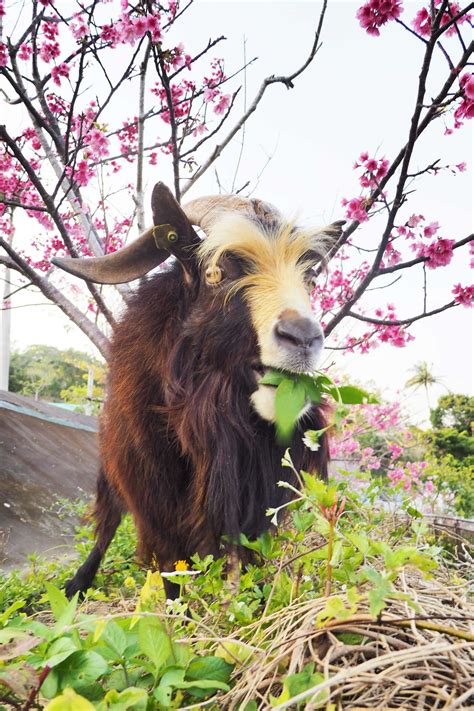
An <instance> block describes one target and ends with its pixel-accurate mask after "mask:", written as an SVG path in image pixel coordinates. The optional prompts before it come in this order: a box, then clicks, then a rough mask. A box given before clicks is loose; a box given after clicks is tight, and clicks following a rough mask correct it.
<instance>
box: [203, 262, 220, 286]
mask: <svg viewBox="0 0 474 711" xmlns="http://www.w3.org/2000/svg"><path fill="white" fill-rule="evenodd" d="M223 278H224V272H223V271H222V269H221V268H220V267H218V266H217V265H216V266H214V267H208V268H207V269H206V282H207V283H208V284H209V285H210V286H216V284H219V283H220V282H221V281H222V279H223Z"/></svg>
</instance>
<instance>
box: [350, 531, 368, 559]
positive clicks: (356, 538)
mask: <svg viewBox="0 0 474 711" xmlns="http://www.w3.org/2000/svg"><path fill="white" fill-rule="evenodd" d="M346 538H348V539H349V540H350V542H351V543H352V544H353V545H354V546H355V547H356V548H357V549H358V550H359V551H360V552H361V553H362V554H363V555H367V553H368V552H369V549H370V541H369V539H368V538H367V536H365V535H364V534H363V533H355V532H353V533H346Z"/></svg>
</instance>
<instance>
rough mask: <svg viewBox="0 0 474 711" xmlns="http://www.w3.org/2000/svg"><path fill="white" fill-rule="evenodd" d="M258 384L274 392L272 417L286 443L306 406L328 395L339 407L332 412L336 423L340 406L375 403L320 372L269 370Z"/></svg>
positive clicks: (339, 415) (350, 386) (359, 389)
mask: <svg viewBox="0 0 474 711" xmlns="http://www.w3.org/2000/svg"><path fill="white" fill-rule="evenodd" d="M260 384H261V385H270V386H273V387H275V388H276V391H275V419H276V430H277V438H278V440H279V441H280V442H281V443H282V444H288V443H289V442H290V441H291V436H292V434H293V432H294V430H295V427H296V423H297V421H298V417H299V415H300V413H301V411H302V410H303V409H304V407H305V405H307V404H309V403H313V404H315V405H318V404H319V403H320V402H321V400H322V399H323V398H324V397H326V398H328V397H329V398H331V399H332V400H334V401H335V402H336V404H337V406H338V408H339V409H338V408H336V411H335V413H334V419H335V422H337V420H338V418H339V419H340V417H341V416H342V414H343V410H341V406H343V405H361V404H363V403H375V402H377V399H376V398H375V397H374V396H373V395H370V394H369V393H368V392H366V391H365V390H363V389H362V388H359V387H356V386H355V385H339V386H338V385H336V384H335V383H334V381H333V380H331V378H329V377H328V376H327V375H325V374H323V373H315V374H314V375H308V374H306V373H289V372H287V371H283V370H269V371H268V372H267V373H265V375H264V376H263V378H262V379H261V380H260Z"/></svg>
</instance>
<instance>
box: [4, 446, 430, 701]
mask: <svg viewBox="0 0 474 711" xmlns="http://www.w3.org/2000/svg"><path fill="white" fill-rule="evenodd" d="M284 464H285V466H289V467H292V466H293V464H292V462H291V458H290V456H289V454H287V455H286V457H285V461H284ZM300 476H301V477H302V480H303V482H304V486H303V488H302V490H301V491H296V490H295V499H294V500H293V501H292V502H290V503H289V504H287V505H286V506H282V507H280V508H279V509H274V510H271V511H269V512H268V515H269V516H272V519H273V520H275V521H276V522H277V523H279V522H280V520H281V519H282V518H283V515H285V522H284V526H282V528H281V529H280V528H278V529H277V530H276V532H275V533H274V535H272V534H270V533H268V532H267V533H265V534H264V535H262V536H261V537H260V538H259V539H257V540H255V541H251V540H248V539H247V538H246V537H245V536H242V538H241V541H240V543H241V545H242V546H243V547H245V548H248V549H249V550H250V551H251V552H252V553H253V555H254V556H255V560H254V562H253V563H250V564H249V565H248V566H247V567H246V568H245V569H243V570H242V571H241V574H240V580H239V585H238V589H237V590H233V592H232V596H229V589H228V582H227V581H226V577H225V566H226V560H225V558H220V559H217V560H215V559H214V558H213V556H211V555H208V556H206V557H204V558H201V557H199V556H198V555H195V556H193V557H192V560H191V561H190V565H191V566H192V567H191V569H190V570H189V571H188V570H182V568H183V567H184V566H182V565H181V566H180V567H179V574H180V575H182V576H183V577H182V578H181V579H182V580H184V581H185V582H184V583H183V584H182V586H181V597H180V598H179V599H178V600H175V601H165V597H164V590H163V583H162V579H161V576H160V574H159V573H158V572H151V571H148V572H147V574H146V577H145V576H144V574H143V571H141V570H140V569H139V568H138V567H136V566H134V565H133V564H130V563H129V562H128V563H127V560H129V559H131V558H132V556H133V552H132V551H133V547H134V545H135V541H134V537H133V536H132V528H131V525H130V522H129V521H126V522H125V525H124V526H123V527H122V529H121V531H120V535H119V537H118V540H117V541H116V542H114V546H113V548H112V549H111V553H110V556H109V558H108V561H106V563H105V570H104V572H103V573H102V574H101V576H99V578H98V588H97V589H96V590H95V591H91V592H90V593H88V596H87V599H86V604H84V605H81V604H79V602H78V600H77V597H75V598H73V599H72V600H70V601H68V600H67V599H66V597H65V596H64V593H63V592H62V590H61V587H62V584H63V581H64V579H65V578H66V577H67V576H68V575H69V573H70V570H67V571H63V572H62V573H61V568H60V565H58V564H55V565H56V567H55V568H54V569H53V568H51V567H46V569H45V570H44V572H40V571H42V570H43V569H42V568H41V565H40V564H39V562H38V561H36V563H35V565H36V570H37V572H38V575H37V587H36V589H35V596H32V595H31V591H32V586H33V582H32V581H31V579H29V578H28V576H27V577H26V579H25V587H24V589H23V590H22V589H21V587H20V581H21V578H20V577H19V575H18V574H15V575H13V576H10V578H9V579H7V585H6V588H5V587H4V588H3V604H2V605H1V606H0V697H2V698H3V699H4V700H5V701H11V702H12V703H13V704H16V705H17V706H20V707H21V706H23V705H24V704H25V700H26V699H27V698H29V697H31V695H33V697H34V698H35V699H36V700H35V704H36V702H37V706H38V707H39V708H46V709H47V710H48V711H51V710H52V711H67V710H69V709H74V711H81V710H82V711H91V710H97V711H106V709H112V710H115V711H122V710H124V711H126V710H127V709H137V710H138V711H150V710H152V709H157V710H161V709H177V708H181V707H183V706H192V705H193V704H200V703H203V702H208V703H206V707H207V708H210V709H212V710H213V711H217V710H218V709H220V708H225V707H226V704H227V701H221V699H222V698H223V697H224V696H225V694H227V693H228V692H229V691H230V690H231V689H232V686H233V684H234V683H235V679H236V678H237V677H238V674H239V673H240V670H242V669H245V668H247V666H248V665H249V664H251V663H252V660H253V658H254V657H255V655H256V654H257V653H258V654H261V653H262V650H263V651H264V650H265V648H266V645H267V644H269V641H270V639H271V638H270V637H269V636H268V635H269V630H270V629H271V626H272V624H273V623H272V620H274V619H275V617H274V616H275V615H279V614H280V613H282V612H284V611H285V610H287V609H288V608H289V607H291V606H292V605H294V604H295V602H299V603H309V602H310V601H317V600H322V603H323V604H322V605H320V607H319V609H320V613H319V614H318V615H317V618H316V619H315V624H316V625H317V626H319V627H320V628H324V627H325V625H328V624H330V623H331V622H333V621H334V620H338V619H344V620H347V619H350V618H351V617H352V616H354V615H358V614H360V613H361V612H363V613H365V614H367V611H368V612H369V613H370V614H371V615H373V616H374V617H375V616H377V615H379V614H381V613H382V614H383V611H384V609H385V607H386V606H387V604H389V603H390V600H393V599H398V598H403V599H404V600H405V599H406V602H407V604H408V605H413V604H414V603H413V602H412V600H411V599H409V596H406V595H405V594H404V593H401V592H400V586H399V585H397V581H398V578H399V576H400V575H401V574H402V573H403V572H404V571H405V570H406V569H407V568H416V569H417V570H419V571H420V572H421V574H423V575H428V574H430V572H431V571H432V570H433V569H434V568H435V566H436V560H437V559H438V558H439V556H440V550H439V549H438V548H435V547H433V546H432V545H431V543H430V541H429V540H428V539H427V537H426V530H425V525H424V523H423V521H419V520H418V519H416V518H411V517H410V512H409V511H408V509H407V514H408V516H409V518H408V520H407V522H406V523H404V524H403V526H398V527H394V526H393V524H392V525H388V523H389V522H390V521H391V517H390V516H388V515H387V514H385V512H384V510H383V509H380V510H379V509H378V508H377V507H376V504H375V502H376V501H377V500H379V497H380V493H381V490H380V485H379V484H378V483H376V482H373V481H369V483H368V485H367V488H366V490H365V492H364V495H363V497H362V496H361V495H359V494H357V493H356V492H354V491H351V486H350V482H349V481H345V480H343V481H331V482H330V483H329V484H325V483H324V482H322V481H320V480H318V479H317V478H315V477H313V476H311V475H310V474H308V473H306V472H301V473H300ZM286 486H288V485H286ZM79 538H80V543H79V544H78V546H79V550H80V554H81V557H82V556H83V554H84V545H85V541H87V544H88V547H89V545H90V544H89V539H90V530H89V528H87V527H86V528H84V527H83V528H81V529H80V531H79ZM49 565H50V566H51V565H52V564H49ZM112 571H113V572H112ZM175 576H178V573H175ZM7 592H9V594H7ZM13 593H15V595H17V596H18V599H14V594H13ZM40 593H41V597H39V594H40ZM130 596H132V597H133V598H134V600H133V602H132V603H131V606H130V602H129V603H128V610H129V612H125V613H124V611H123V610H124V607H123V606H122V605H120V604H118V605H117V604H116V602H117V601H120V600H121V599H123V598H124V597H129V598H130ZM28 597H30V600H29V602H28V605H26V604H25V600H26V599H27V598H28ZM99 605H100V606H99ZM33 610H35V611H36V612H35V613H34V614H31V613H32V611H33ZM38 611H40V612H39V613H38ZM346 643H350V642H346ZM356 643H360V641H357V642H356ZM322 680H323V677H322V676H321V674H320V673H319V672H318V671H316V670H315V666H314V664H313V663H312V662H310V663H307V664H306V665H305V666H303V667H302V668H301V669H300V670H299V671H297V672H296V673H288V672H286V671H285V666H284V663H283V662H282V664H281V665H280V673H279V676H278V678H275V680H274V686H273V687H272V694H273V695H272V697H271V703H272V704H273V705H275V706H276V705H278V704H281V703H288V702H290V701H291V699H292V698H293V697H294V696H296V695H298V694H300V693H302V692H304V691H306V690H308V689H311V688H312V687H314V686H316V685H317V684H318V683H320V682H321V681H322ZM317 701H318V703H321V704H325V703H326V697H325V696H324V695H323V694H322V695H321V697H320V698H319V697H318V699H317ZM245 708H246V709H247V710H248V711H251V710H252V709H255V708H256V706H255V704H253V702H252V700H250V702H249V703H247V705H246V707H245Z"/></svg>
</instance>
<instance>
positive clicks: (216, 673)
mask: <svg viewBox="0 0 474 711" xmlns="http://www.w3.org/2000/svg"><path fill="white" fill-rule="evenodd" d="M233 668H234V664H228V663H227V662H226V661H224V659H222V658H220V657H213V656H207V657H194V659H192V660H191V661H190V663H189V665H188V668H187V670H186V680H187V681H190V680H196V679H213V680H216V681H222V682H228V681H229V677H230V675H231V673H232V670H233Z"/></svg>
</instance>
